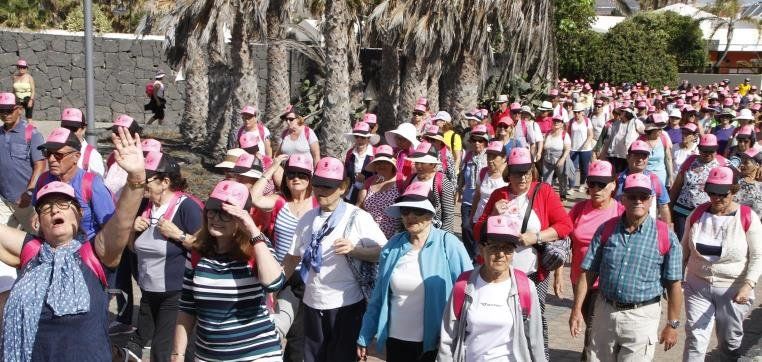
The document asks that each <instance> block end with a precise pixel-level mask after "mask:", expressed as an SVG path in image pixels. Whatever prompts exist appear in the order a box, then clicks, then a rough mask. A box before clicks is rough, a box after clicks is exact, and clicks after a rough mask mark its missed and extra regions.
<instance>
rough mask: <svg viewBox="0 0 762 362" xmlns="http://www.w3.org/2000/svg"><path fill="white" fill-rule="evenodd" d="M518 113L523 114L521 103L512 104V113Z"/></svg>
mask: <svg viewBox="0 0 762 362" xmlns="http://www.w3.org/2000/svg"><path fill="white" fill-rule="evenodd" d="M518 112H521V103H519V102H513V103H511V113H518Z"/></svg>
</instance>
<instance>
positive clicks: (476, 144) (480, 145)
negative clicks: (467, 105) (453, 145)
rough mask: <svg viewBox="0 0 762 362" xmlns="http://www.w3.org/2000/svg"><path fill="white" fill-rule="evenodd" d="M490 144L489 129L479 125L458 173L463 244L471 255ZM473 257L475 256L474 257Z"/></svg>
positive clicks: (472, 131) (472, 136)
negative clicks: (475, 214)
mask: <svg viewBox="0 0 762 362" xmlns="http://www.w3.org/2000/svg"><path fill="white" fill-rule="evenodd" d="M488 143H489V134H487V127H484V126H483V125H477V126H475V127H474V128H472V129H471V132H470V136H469V142H468V145H469V150H468V152H466V156H465V157H464V158H463V164H462V168H461V170H460V172H459V173H458V187H457V190H458V194H459V198H460V217H461V219H460V220H461V221H460V227H461V238H462V239H463V244H465V245H466V248H467V249H468V252H469V253H473V245H474V236H473V223H472V222H471V215H473V208H474V205H473V203H474V202H478V201H479V199H475V198H474V196H475V195H476V194H475V193H476V188H477V187H478V186H479V173H480V172H481V170H482V169H484V168H485V167H487V144H488ZM472 256H473V255H472Z"/></svg>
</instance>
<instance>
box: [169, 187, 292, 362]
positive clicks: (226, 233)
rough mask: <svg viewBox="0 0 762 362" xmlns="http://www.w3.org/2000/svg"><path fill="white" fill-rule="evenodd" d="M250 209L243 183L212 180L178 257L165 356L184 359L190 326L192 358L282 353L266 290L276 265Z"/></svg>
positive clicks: (278, 279)
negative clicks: (176, 306)
mask: <svg viewBox="0 0 762 362" xmlns="http://www.w3.org/2000/svg"><path fill="white" fill-rule="evenodd" d="M250 209H251V197H250V195H249V190H248V188H247V187H246V186H244V185H243V184H240V183H238V182H235V181H229V180H225V181H221V182H220V183H218V184H217V185H216V186H215V187H214V189H213V190H212V193H211V194H210V196H209V199H208V200H207V201H206V205H205V207H204V212H205V217H204V220H203V226H202V227H201V230H199V232H198V233H197V234H196V238H195V241H194V242H193V246H192V248H193V250H192V253H191V258H190V261H189V262H187V263H186V264H185V276H184V278H183V289H182V294H181V295H180V312H179V313H178V315H177V322H176V326H175V337H174V343H173V351H172V361H183V360H185V350H186V348H187V346H188V337H189V336H190V334H191V332H192V331H193V330H194V327H195V333H196V343H195V347H196V348H195V355H194V356H193V358H194V359H195V360H202V361H220V360H225V361H233V360H249V361H251V360H257V361H281V360H282V357H281V346H280V338H279V337H278V334H277V333H276V332H275V325H274V324H273V322H272V321H271V320H270V316H269V313H268V311H267V307H266V305H265V293H271V292H276V291H278V290H280V288H281V287H282V286H283V282H284V277H283V269H282V268H281V266H280V265H279V264H278V261H277V260H275V257H274V256H273V253H274V251H273V250H272V248H271V246H270V240H269V239H268V238H267V237H266V236H265V234H263V233H262V232H261V231H260V230H259V228H258V227H257V226H256V224H254V220H252V218H251V215H250Z"/></svg>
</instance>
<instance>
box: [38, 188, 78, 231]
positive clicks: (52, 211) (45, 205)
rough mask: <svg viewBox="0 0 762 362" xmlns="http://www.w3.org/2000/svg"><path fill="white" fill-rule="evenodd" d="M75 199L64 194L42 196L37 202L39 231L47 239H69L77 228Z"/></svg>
mask: <svg viewBox="0 0 762 362" xmlns="http://www.w3.org/2000/svg"><path fill="white" fill-rule="evenodd" d="M76 202H77V201H76V200H72V199H71V198H69V197H68V196H65V195H56V194H53V195H50V196H46V197H43V198H42V199H41V200H39V201H38V203H37V209H36V210H37V215H39V220H40V231H41V232H42V235H43V236H45V239H47V240H71V239H73V238H74V236H75V235H76V234H77V230H78V229H79V214H78V211H77V207H78V205H77V204H76Z"/></svg>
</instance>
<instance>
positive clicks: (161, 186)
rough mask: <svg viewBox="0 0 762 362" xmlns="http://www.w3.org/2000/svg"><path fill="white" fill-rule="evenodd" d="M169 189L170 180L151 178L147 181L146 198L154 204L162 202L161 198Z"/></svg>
mask: <svg viewBox="0 0 762 362" xmlns="http://www.w3.org/2000/svg"><path fill="white" fill-rule="evenodd" d="M167 189H169V179H168V178H166V177H165V178H158V177H157V176H153V177H149V178H147V179H146V189H145V197H147V198H148V199H149V200H151V201H152V202H161V201H162V200H161V196H162V195H163V194H164V190H167Z"/></svg>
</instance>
